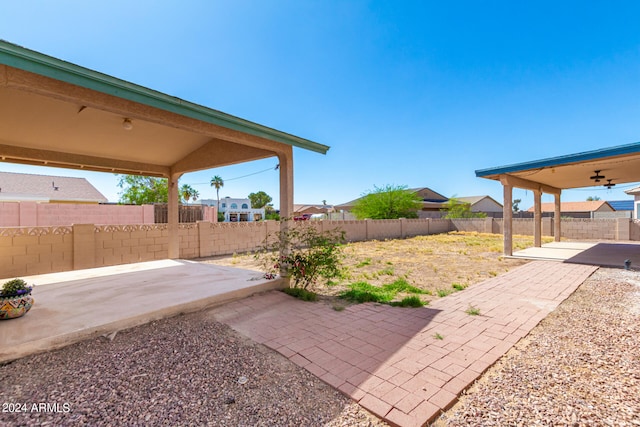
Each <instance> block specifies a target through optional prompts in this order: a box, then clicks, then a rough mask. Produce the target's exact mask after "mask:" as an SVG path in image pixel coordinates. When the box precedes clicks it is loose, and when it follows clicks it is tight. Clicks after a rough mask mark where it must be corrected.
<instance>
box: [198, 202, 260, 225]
mask: <svg viewBox="0 0 640 427" xmlns="http://www.w3.org/2000/svg"><path fill="white" fill-rule="evenodd" d="M200 203H201V204H203V205H207V206H218V201H217V200H215V199H202V200H200ZM220 212H221V213H223V214H224V220H225V222H253V221H260V220H262V219H264V208H261V209H253V208H252V207H251V200H249V199H233V198H231V197H225V198H224V199H220Z"/></svg>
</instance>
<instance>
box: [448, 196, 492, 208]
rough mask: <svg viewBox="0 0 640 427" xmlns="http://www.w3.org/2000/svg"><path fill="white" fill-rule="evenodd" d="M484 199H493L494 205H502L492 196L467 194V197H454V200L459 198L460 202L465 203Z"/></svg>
mask: <svg viewBox="0 0 640 427" xmlns="http://www.w3.org/2000/svg"><path fill="white" fill-rule="evenodd" d="M484 199H489V200H491V201H493V202H494V203H495V204H496V205H499V206H502V204H501V203H498V202H497V201H496V200H495V199H494V198H493V197H491V196H468V197H456V200H459V201H461V202H465V203H469V204H471V205H475V204H476V203H478V202H481V201H482V200H484Z"/></svg>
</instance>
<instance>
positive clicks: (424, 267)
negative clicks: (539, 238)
mask: <svg viewBox="0 0 640 427" xmlns="http://www.w3.org/2000/svg"><path fill="white" fill-rule="evenodd" d="M549 241H551V238H545V239H543V242H544V243H546V242H549ZM530 246H533V237H531V236H514V238H513V248H514V250H520V249H524V248H527V247H530ZM344 255H345V257H344V261H343V262H344V273H343V275H342V277H341V278H339V279H337V280H334V282H336V283H335V284H333V285H331V286H327V285H326V284H324V283H322V284H318V285H316V286H315V287H314V288H313V289H312V290H313V291H314V292H316V293H318V294H319V295H321V296H324V297H326V298H329V299H331V298H334V297H335V296H337V295H338V294H339V293H340V292H342V291H344V290H345V289H346V288H347V286H348V285H349V284H351V283H355V282H367V283H369V284H371V285H374V286H381V285H384V284H388V283H392V282H394V281H395V280H397V279H399V278H404V279H406V280H407V281H408V282H409V283H410V284H411V285H413V286H416V287H418V288H420V289H422V290H424V291H427V293H426V294H423V295H421V296H420V298H421V299H422V300H423V301H425V302H428V301H432V300H433V299H436V298H439V297H443V296H446V295H447V294H448V293H451V292H453V291H454V290H455V289H454V288H453V285H454V284H456V286H457V287H458V289H460V288H464V287H467V286H471V285H473V284H476V283H480V282H482V281H484V280H486V279H489V278H491V277H494V276H497V275H499V274H502V273H504V272H506V271H509V270H510V269H512V268H515V267H517V266H519V265H522V264H524V263H525V262H526V261H522V260H515V259H505V258H503V257H502V235H500V234H487V233H461V232H452V233H447V234H435V235H429V236H418V237H413V238H409V239H395V240H385V241H376V240H373V241H366V242H356V243H349V244H346V245H345V246H344ZM201 261H203V262H210V263H213V264H218V265H227V266H232V267H238V268H247V269H253V270H261V264H260V262H259V261H258V260H256V259H255V257H254V256H253V255H252V254H242V255H238V254H236V255H233V256H227V257H215V258H207V259H203V260H201ZM400 296H402V295H400Z"/></svg>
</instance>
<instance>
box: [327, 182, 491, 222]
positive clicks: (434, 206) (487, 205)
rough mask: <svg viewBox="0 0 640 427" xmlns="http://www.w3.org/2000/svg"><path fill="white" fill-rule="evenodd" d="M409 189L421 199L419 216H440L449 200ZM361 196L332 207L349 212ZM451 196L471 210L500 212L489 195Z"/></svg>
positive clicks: (441, 196)
mask: <svg viewBox="0 0 640 427" xmlns="http://www.w3.org/2000/svg"><path fill="white" fill-rule="evenodd" d="M409 191H413V192H414V193H416V194H417V195H418V197H420V199H422V209H421V210H420V211H419V212H418V216H419V217H421V218H428V217H440V216H441V211H442V209H444V208H446V203H447V202H448V201H449V198H448V197H445V196H443V195H442V194H440V193H437V192H435V191H433V190H432V189H430V188H428V187H422V188H410V189H409ZM361 198H362V197H361ZM361 198H358V199H355V200H352V201H350V202H347V203H343V204H341V205H335V206H334V209H335V210H336V211H343V212H350V211H351V210H352V209H353V207H354V206H355V204H356V203H357V202H358V200H360V199H361ZM453 198H455V199H456V200H458V201H460V202H463V203H469V204H470V205H471V211H472V212H485V213H491V212H500V213H501V212H502V205H501V204H500V203H498V202H496V201H495V200H494V199H493V198H491V197H490V196H469V197H453Z"/></svg>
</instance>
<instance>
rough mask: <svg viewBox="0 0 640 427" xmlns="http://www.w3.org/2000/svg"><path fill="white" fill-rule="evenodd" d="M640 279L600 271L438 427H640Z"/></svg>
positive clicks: (632, 274) (635, 275)
mask: <svg viewBox="0 0 640 427" xmlns="http://www.w3.org/2000/svg"><path fill="white" fill-rule="evenodd" d="M639 308H640V273H638V272H633V271H625V270H614V269H599V270H598V271H597V272H596V273H595V274H594V275H593V276H591V277H590V278H589V279H588V280H587V281H586V282H585V283H584V284H583V285H582V286H581V287H580V288H578V290H577V291H576V292H575V294H574V295H572V296H571V297H570V298H568V299H567V300H566V301H565V302H564V303H563V304H561V305H560V306H559V307H558V309H557V310H555V311H554V312H553V313H551V314H550V315H549V316H548V317H547V318H546V319H545V320H543V321H542V322H541V324H540V325H538V326H537V327H536V328H535V329H533V331H531V333H530V334H529V335H528V336H527V337H526V338H525V339H524V340H522V341H520V342H519V343H518V344H517V345H516V346H515V347H514V348H512V349H511V350H510V351H509V352H508V353H507V354H506V355H505V356H504V357H503V358H502V359H500V361H499V362H498V363H496V365H494V366H493V367H492V368H491V369H489V370H488V371H487V372H486V373H485V375H484V376H483V377H482V378H481V379H480V380H479V381H478V382H477V383H476V384H475V385H474V386H472V387H471V388H470V389H469V390H467V392H466V393H465V395H463V397H461V399H460V401H459V403H458V404H457V405H456V406H454V407H453V408H452V409H451V410H449V411H448V412H447V413H446V414H444V415H443V416H442V417H441V419H440V420H439V421H438V422H437V425H447V426H520V425H526V426H534V425H540V426H559V425H563V426H584V425H593V426H638V425H640V310H639Z"/></svg>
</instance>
